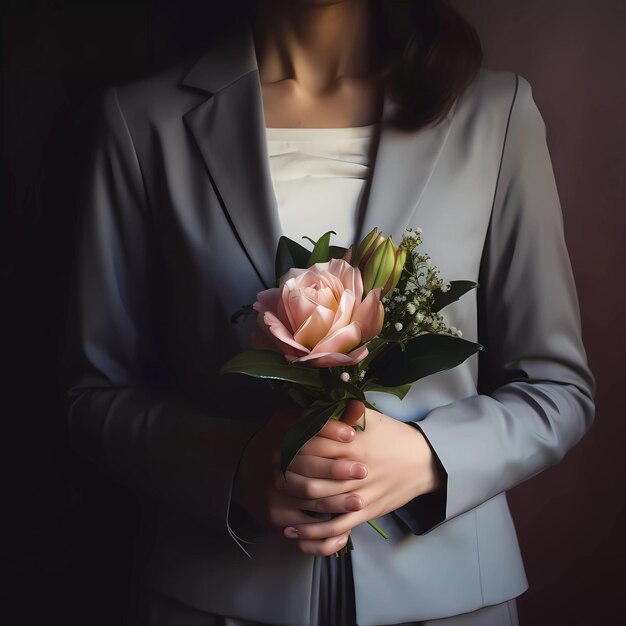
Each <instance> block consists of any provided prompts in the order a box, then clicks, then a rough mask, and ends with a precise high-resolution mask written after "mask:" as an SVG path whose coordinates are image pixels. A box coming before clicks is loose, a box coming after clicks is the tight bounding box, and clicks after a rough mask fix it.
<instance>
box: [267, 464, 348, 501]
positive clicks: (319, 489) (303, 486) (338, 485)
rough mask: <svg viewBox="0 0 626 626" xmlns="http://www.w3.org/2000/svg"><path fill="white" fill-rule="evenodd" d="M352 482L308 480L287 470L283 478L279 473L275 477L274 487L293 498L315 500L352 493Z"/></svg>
mask: <svg viewBox="0 0 626 626" xmlns="http://www.w3.org/2000/svg"><path fill="white" fill-rule="evenodd" d="M357 484H358V482H357V483H355V481H354V479H353V480H326V479H324V478H308V477H306V476H301V475H300V474H296V473H294V472H291V471H289V470H287V474H286V476H285V477H284V478H283V477H282V474H281V473H280V472H276V475H275V483H274V485H275V487H276V489H277V490H278V491H281V492H282V493H285V494H287V495H289V496H293V497H294V498H304V499H306V500H317V499H319V498H327V497H329V496H336V495H339V494H340V493H346V492H348V491H352V490H353V489H354V488H355V485H357Z"/></svg>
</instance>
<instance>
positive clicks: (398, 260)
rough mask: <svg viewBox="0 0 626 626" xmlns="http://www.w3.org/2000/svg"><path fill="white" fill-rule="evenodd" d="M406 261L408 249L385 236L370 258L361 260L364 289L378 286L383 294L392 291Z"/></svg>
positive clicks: (365, 290) (368, 289)
mask: <svg viewBox="0 0 626 626" xmlns="http://www.w3.org/2000/svg"><path fill="white" fill-rule="evenodd" d="M405 262H406V250H405V249H404V248H400V247H399V246H396V245H395V244H394V243H393V240H392V239H391V237H387V238H386V239H385V238H383V243H381V244H380V245H378V246H377V247H376V248H375V249H374V251H373V252H372V253H371V255H370V256H369V258H368V259H367V260H366V261H364V260H362V262H361V271H362V273H363V290H364V292H365V293H367V292H368V291H370V290H371V289H376V288H377V287H381V288H382V294H386V293H388V292H389V291H391V290H392V289H393V288H394V287H395V286H396V285H397V284H398V281H399V280H400V275H401V274H402V270H403V269H404V263H405Z"/></svg>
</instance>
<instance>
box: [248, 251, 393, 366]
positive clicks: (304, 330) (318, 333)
mask: <svg viewBox="0 0 626 626" xmlns="http://www.w3.org/2000/svg"><path fill="white" fill-rule="evenodd" d="M381 291H382V289H380V288H378V289H372V290H371V291H370V292H369V293H368V294H367V297H366V298H365V299H364V300H363V279H362V277H361V272H360V270H359V269H358V268H355V267H352V266H351V265H350V264H349V263H347V262H346V261H344V260H343V259H331V260H330V261H328V262H327V263H316V264H315V265H313V266H311V267H309V268H307V269H303V268H292V269H290V270H289V271H288V272H287V273H286V274H285V275H284V276H283V277H282V278H281V279H280V281H279V285H278V287H274V288H273V289H267V290H266V291H261V292H259V293H258V294H257V300H256V302H255V303H254V305H253V308H254V310H255V311H257V313H258V315H257V322H258V325H259V328H258V329H257V330H256V331H255V332H254V333H253V335H252V338H251V343H252V347H253V348H259V349H268V350H275V351H278V352H282V353H283V354H284V355H285V358H286V359H287V360H288V361H289V362H296V361H308V362H310V363H311V365H315V366H316V367H334V366H336V365H353V364H355V363H358V362H359V361H360V360H361V359H364V358H365V357H366V356H367V346H366V345H361V344H362V343H364V342H367V341H369V340H370V339H372V338H373V337H375V336H376V335H378V333H380V331H381V329H382V327H383V318H384V309H383V305H382V303H381V301H380V294H381Z"/></svg>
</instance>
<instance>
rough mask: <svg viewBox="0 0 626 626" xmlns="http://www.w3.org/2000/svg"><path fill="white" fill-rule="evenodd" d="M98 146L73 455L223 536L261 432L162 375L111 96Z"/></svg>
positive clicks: (71, 414)
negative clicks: (244, 458) (238, 481)
mask: <svg viewBox="0 0 626 626" xmlns="http://www.w3.org/2000/svg"><path fill="white" fill-rule="evenodd" d="M92 146H93V147H92V150H91V152H90V154H89V157H90V158H89V164H88V168H87V174H86V176H85V177H84V184H83V189H82V191H81V193H80V194H79V195H80V203H79V204H80V206H79V213H78V218H77V221H76V237H75V249H74V266H73V270H72V274H73V275H72V279H71V285H70V301H69V311H68V320H69V321H68V324H67V328H66V343H65V347H64V350H63V371H64V376H65V381H64V385H65V391H66V399H67V411H68V413H67V417H68V429H69V438H70V443H71V446H72V447H73V448H74V449H75V450H76V451H77V452H78V453H79V454H81V455H82V456H84V457H87V458H88V459H91V460H92V461H93V462H94V463H96V464H97V465H98V466H100V467H101V469H102V470H104V471H105V472H106V473H108V474H109V475H111V476H113V477H114V478H116V479H117V480H119V481H121V482H122V483H123V484H125V485H127V486H128V487H130V488H131V489H133V490H134V491H135V492H136V493H137V494H138V495H140V496H151V497H156V498H158V499H161V500H162V501H163V502H165V503H166V504H167V505H170V506H175V507H178V508H181V507H182V508H183V509H184V510H185V511H187V512H189V513H190V514H192V515H196V516H199V517H200V518H201V519H202V521H203V522H204V523H205V525H207V528H209V527H211V528H214V529H216V530H218V531H220V530H223V531H224V532H226V531H227V519H226V518H227V512H228V500H229V494H230V489H231V484H232V479H233V476H234V471H235V469H236V466H237V463H238V460H239V456H240V454H241V451H242V450H243V448H244V446H245V444H246V443H247V441H248V440H249V438H250V437H251V436H252V435H253V434H254V431H255V430H256V429H257V428H258V426H254V425H252V424H250V423H247V422H246V421H244V420H240V419H228V417H229V416H228V415H225V414H222V413H219V412H213V411H211V410H209V409H207V408H206V407H204V406H198V405H197V404H196V403H195V402H193V401H191V400H190V399H189V398H187V397H186V396H185V397H183V396H182V395H179V394H178V393H177V392H176V391H175V390H173V389H172V388H168V387H167V385H165V384H163V383H162V380H160V378H159V375H158V372H159V367H160V363H159V354H158V350H157V349H156V348H155V345H156V344H155V341H154V338H155V336H156V334H155V333H156V332H157V329H155V316H154V315H153V313H154V307H152V304H153V301H152V294H153V286H154V282H155V278H156V269H155V268H156V265H155V241H154V237H153V229H152V220H151V215H150V206H149V203H148V201H147V194H146V192H145V188H144V181H143V177H142V172H141V167H140V163H139V160H138V158H137V155H136V153H135V149H134V146H133V141H132V138H131V135H130V132H129V129H128V127H127V125H126V121H125V118H124V115H123V113H122V109H121V106H120V101H119V99H118V93H117V89H116V87H110V88H108V89H107V90H106V92H105V94H104V96H103V97H102V99H101V102H100V109H99V123H98V125H97V131H96V133H95V134H94V141H93V144H92ZM207 532H208V531H207Z"/></svg>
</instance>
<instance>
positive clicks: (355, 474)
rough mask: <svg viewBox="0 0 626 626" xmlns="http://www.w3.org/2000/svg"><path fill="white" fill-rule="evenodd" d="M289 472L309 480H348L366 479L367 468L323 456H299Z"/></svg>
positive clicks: (359, 464)
mask: <svg viewBox="0 0 626 626" xmlns="http://www.w3.org/2000/svg"><path fill="white" fill-rule="evenodd" d="M289 472H293V473H294V474H300V475H301V476H308V477H309V478H327V479H332V480H348V479H350V478H358V479H361V478H365V477H366V476H367V467H366V466H365V465H364V464H363V463H355V462H354V461H351V460H349V459H327V458H324V457H322V456H310V455H308V454H298V455H296V456H295V457H294V459H293V461H292V462H291V464H290V465H289V469H288V470H287V473H289ZM281 476H282V474H281ZM283 480H285V479H283ZM287 480H288V478H287Z"/></svg>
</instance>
